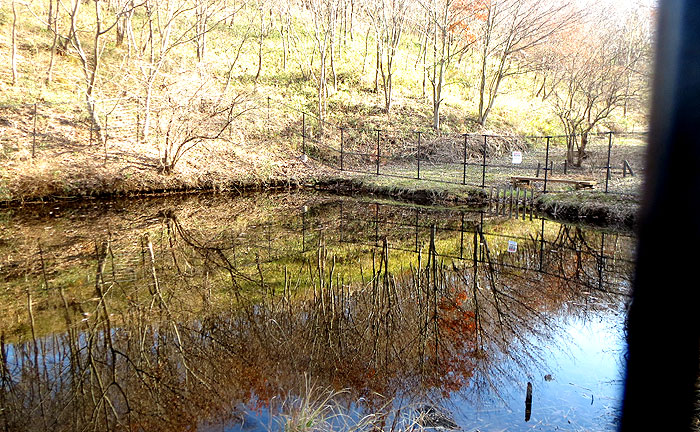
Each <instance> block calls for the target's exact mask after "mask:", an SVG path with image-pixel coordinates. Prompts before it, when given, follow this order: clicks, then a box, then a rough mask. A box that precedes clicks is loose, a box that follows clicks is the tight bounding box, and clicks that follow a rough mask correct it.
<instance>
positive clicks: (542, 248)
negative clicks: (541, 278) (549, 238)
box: [539, 218, 544, 271]
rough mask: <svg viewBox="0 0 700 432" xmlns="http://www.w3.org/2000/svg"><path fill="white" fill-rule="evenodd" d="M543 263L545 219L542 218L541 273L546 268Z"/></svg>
mask: <svg viewBox="0 0 700 432" xmlns="http://www.w3.org/2000/svg"><path fill="white" fill-rule="evenodd" d="M543 261H544V218H542V228H541V229H540V268H539V271H542V268H543V267H544V265H543Z"/></svg>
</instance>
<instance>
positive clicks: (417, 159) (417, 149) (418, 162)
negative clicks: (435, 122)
mask: <svg viewBox="0 0 700 432" xmlns="http://www.w3.org/2000/svg"><path fill="white" fill-rule="evenodd" d="M416 133H417V134H418V147H417V148H416V163H417V164H418V167H417V168H418V176H417V178H418V180H420V135H421V133H422V132H420V131H417V132H416Z"/></svg>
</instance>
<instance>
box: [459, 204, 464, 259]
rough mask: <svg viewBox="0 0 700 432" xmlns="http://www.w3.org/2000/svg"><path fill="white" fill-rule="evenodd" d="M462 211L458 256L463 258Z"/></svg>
mask: <svg viewBox="0 0 700 432" xmlns="http://www.w3.org/2000/svg"><path fill="white" fill-rule="evenodd" d="M461 213H462V215H461V216H462V218H461V219H462V223H461V224H460V227H459V257H460V258H464V212H461Z"/></svg>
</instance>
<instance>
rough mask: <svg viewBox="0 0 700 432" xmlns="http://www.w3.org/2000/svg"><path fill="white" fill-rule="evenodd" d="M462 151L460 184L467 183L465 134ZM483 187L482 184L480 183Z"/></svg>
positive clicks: (465, 135)
mask: <svg viewBox="0 0 700 432" xmlns="http://www.w3.org/2000/svg"><path fill="white" fill-rule="evenodd" d="M463 147H464V151H463V152H462V154H463V156H464V157H463V158H462V184H463V185H465V184H467V134H464V146H463ZM482 187H483V185H482ZM460 256H461V255H460Z"/></svg>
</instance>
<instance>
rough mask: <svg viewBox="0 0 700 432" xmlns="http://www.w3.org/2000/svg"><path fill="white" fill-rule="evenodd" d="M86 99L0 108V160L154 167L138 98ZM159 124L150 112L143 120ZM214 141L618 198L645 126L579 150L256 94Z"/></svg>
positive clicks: (455, 179)
mask: <svg viewBox="0 0 700 432" xmlns="http://www.w3.org/2000/svg"><path fill="white" fill-rule="evenodd" d="M154 103H157V102H154ZM96 106H98V107H99V109H98V112H97V114H96V115H95V116H94V118H93V117H92V116H90V115H88V113H87V110H86V109H85V104H84V103H82V104H81V103H76V102H71V103H61V104H50V103H45V102H42V103H39V102H37V103H34V104H23V105H5V106H0V159H3V158H5V159H7V158H12V157H16V156H17V155H19V156H20V157H27V158H28V157H31V158H32V159H34V158H36V157H39V154H40V153H44V154H46V153H53V154H54V155H55V154H57V152H59V153H69V152H72V151H79V150H80V149H81V148H82V149H84V148H90V149H92V152H93V153H95V154H96V157H104V160H105V163H106V161H107V159H108V158H109V157H110V155H112V156H115V155H116V156H128V155H129V154H131V155H132V156H134V157H133V159H140V160H145V159H148V160H149V161H151V162H150V163H151V164H153V165H155V164H156V162H157V160H159V158H161V157H162V156H163V155H160V153H159V151H160V150H159V145H160V143H158V142H155V141H158V140H162V139H163V136H159V134H158V133H152V134H151V137H150V139H149V140H146V139H144V128H145V127H146V125H145V122H146V118H145V117H146V116H145V115H144V112H145V111H144V101H143V100H142V99H139V98H118V99H113V100H101V101H97V103H96ZM159 121H161V120H159V119H158V118H157V115H152V116H151V122H152V123H151V124H152V125H153V124H158V122H159ZM154 129H157V128H154ZM98 132H99V136H101V137H102V139H101V140H99V139H98ZM161 135H162V134H161ZM220 138H221V139H222V140H224V141H229V142H237V141H240V142H243V141H246V142H258V143H260V144H261V145H265V144H266V143H267V142H272V141H275V142H279V143H284V142H285V141H286V140H289V142H288V144H289V145H290V146H291V148H295V149H297V151H299V152H300V153H301V154H303V155H306V156H307V157H309V158H312V159H314V160H317V161H318V162H321V163H323V164H324V165H326V166H328V167H331V168H333V169H337V170H339V171H342V172H353V173H362V174H370V175H375V176H385V177H394V178H403V179H412V180H421V181H433V182H439V183H448V184H456V185H466V186H471V187H479V188H487V187H502V186H504V185H506V184H512V185H516V186H525V187H528V188H531V189H533V190H537V191H542V192H549V191H557V190H568V189H573V188H592V189H594V190H602V191H604V192H606V193H612V194H622V195H638V194H639V187H640V185H641V183H642V177H643V175H644V163H643V160H644V153H645V149H646V132H605V133H591V134H589V135H588V136H587V143H586V146H585V151H582V152H580V153H579V152H578V151H577V150H576V148H575V146H573V147H574V148H573V150H572V149H571V147H572V146H571V142H572V140H576V141H577V142H580V141H581V137H580V136H579V137H573V136H505V135H492V134H463V135H438V134H436V133H435V132H434V131H431V130H425V131H420V130H416V131H412V132H408V133H407V132H401V131H398V130H389V129H377V128H373V127H356V126H352V127H351V126H342V125H337V124H333V123H331V122H328V121H322V120H320V119H319V118H318V117H317V116H315V115H313V114H310V113H308V112H306V111H304V110H301V109H298V108H295V107H292V106H290V105H288V104H286V103H284V102H281V101H276V100H272V99H271V98H270V97H267V98H264V97H263V98H260V97H258V98H257V99H256V100H255V101H254V102H253V108H252V109H250V110H249V112H247V114H246V115H245V116H241V117H240V118H238V119H237V120H236V122H231V124H229V126H228V130H227V132H226V133H225V134H223V135H221V137H220ZM146 141H148V142H146ZM97 144H99V146H96V145H97ZM567 144H569V145H567ZM96 148H97V149H101V150H100V151H97V150H96ZM52 150H53V151H52Z"/></svg>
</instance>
